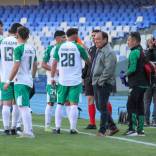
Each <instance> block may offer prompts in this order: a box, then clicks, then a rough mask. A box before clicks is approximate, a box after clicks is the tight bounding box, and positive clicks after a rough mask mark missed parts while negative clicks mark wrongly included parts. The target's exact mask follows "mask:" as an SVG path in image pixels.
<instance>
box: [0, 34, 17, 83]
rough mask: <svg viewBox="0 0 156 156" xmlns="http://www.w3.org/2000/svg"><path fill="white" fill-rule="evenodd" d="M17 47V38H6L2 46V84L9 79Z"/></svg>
mask: <svg viewBox="0 0 156 156" xmlns="http://www.w3.org/2000/svg"><path fill="white" fill-rule="evenodd" d="M16 46H17V39H16V37H15V36H9V37H6V38H4V39H3V40H2V42H1V44H0V52H1V82H6V81H7V80H8V79H9V75H10V72H11V70H12V67H13V51H14V48H15V47H16Z"/></svg>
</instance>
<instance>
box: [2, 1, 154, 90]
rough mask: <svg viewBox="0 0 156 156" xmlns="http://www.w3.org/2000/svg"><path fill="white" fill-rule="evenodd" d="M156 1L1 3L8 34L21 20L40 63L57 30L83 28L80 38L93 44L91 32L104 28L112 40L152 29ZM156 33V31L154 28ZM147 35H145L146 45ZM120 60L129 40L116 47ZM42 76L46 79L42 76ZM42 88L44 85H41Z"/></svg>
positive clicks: (143, 40)
mask: <svg viewBox="0 0 156 156" xmlns="http://www.w3.org/2000/svg"><path fill="white" fill-rule="evenodd" d="M153 4H154V0H137V1H136V0H132V1H130V2H129V1H128V0H98V1H96V0H92V1H90V0H85V1H84V0H76V1H73V0H63V1H62V0H57V1H45V2H42V3H40V4H39V5H26V6H20V5H14V6H8V5H7V6H0V14H1V20H2V21H4V28H5V35H7V31H8V28H9V27H10V25H11V24H12V23H13V22H21V23H22V24H24V25H25V26H28V27H29V29H30V31H31V36H30V39H29V42H31V43H33V44H34V45H35V47H36V49H37V56H38V60H39V62H40V61H41V60H42V56H43V51H44V49H45V48H46V47H47V46H48V45H49V44H53V34H54V32H55V30H56V29H60V30H64V31H66V30H67V29H68V28H69V27H77V28H78V29H79V35H80V38H81V39H82V40H83V41H84V43H85V44H86V45H87V46H88V47H90V46H91V41H90V32H91V31H92V30H93V29H101V30H103V31H106V32H107V33H108V34H109V40H110V41H112V40H117V39H123V38H124V37H126V35H127V34H128V33H129V32H131V31H136V30H145V29H147V28H148V29H149V28H150V26H152V25H155V24H156V16H155V14H156V7H155V5H153ZM154 34H155V36H156V31H154ZM146 38H147V35H145V34H143V35H142V45H143V47H144V48H145V46H146V44H145V41H146ZM114 50H115V52H116V55H117V59H118V61H123V60H125V59H126V57H127V56H128V54H129V51H128V49H127V45H126V44H125V43H123V44H121V45H119V44H116V45H115V46H114ZM41 79H42V78H41ZM40 88H42V84H41V87H40Z"/></svg>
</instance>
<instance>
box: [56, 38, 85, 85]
mask: <svg viewBox="0 0 156 156" xmlns="http://www.w3.org/2000/svg"><path fill="white" fill-rule="evenodd" d="M81 58H82V59H84V60H87V59H88V55H87V52H86V51H85V49H84V48H83V47H82V46H81V45H80V44H77V43H76V42H69V41H66V42H63V43H61V44H58V45H56V49H55V52H54V59H55V60H57V61H58V62H59V67H58V68H59V83H60V84H61V85H63V86H76V85H78V84H80V83H81V82H82V78H81V75H82V60H81Z"/></svg>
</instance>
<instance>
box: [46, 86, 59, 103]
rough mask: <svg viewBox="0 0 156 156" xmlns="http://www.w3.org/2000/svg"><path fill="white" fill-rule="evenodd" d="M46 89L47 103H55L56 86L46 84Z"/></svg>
mask: <svg viewBox="0 0 156 156" xmlns="http://www.w3.org/2000/svg"><path fill="white" fill-rule="evenodd" d="M46 91H47V103H49V102H50V103H55V102H57V86H55V87H54V86H52V85H50V84H48V85H47V86H46Z"/></svg>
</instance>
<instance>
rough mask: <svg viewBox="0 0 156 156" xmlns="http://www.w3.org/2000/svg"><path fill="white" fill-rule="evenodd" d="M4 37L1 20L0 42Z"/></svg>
mask: <svg viewBox="0 0 156 156" xmlns="http://www.w3.org/2000/svg"><path fill="white" fill-rule="evenodd" d="M2 39H3V22H2V21H1V20H0V42H1V41H2Z"/></svg>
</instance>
